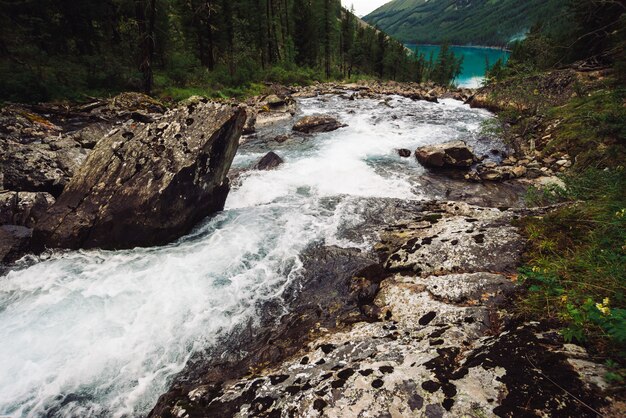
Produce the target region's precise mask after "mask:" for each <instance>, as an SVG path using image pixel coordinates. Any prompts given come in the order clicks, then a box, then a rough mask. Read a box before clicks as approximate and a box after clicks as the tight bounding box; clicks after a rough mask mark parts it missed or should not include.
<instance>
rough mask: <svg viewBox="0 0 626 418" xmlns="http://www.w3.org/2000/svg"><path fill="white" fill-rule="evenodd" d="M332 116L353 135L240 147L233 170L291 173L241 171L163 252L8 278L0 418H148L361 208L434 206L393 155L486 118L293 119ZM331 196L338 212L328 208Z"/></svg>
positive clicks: (77, 256)
mask: <svg viewBox="0 0 626 418" xmlns="http://www.w3.org/2000/svg"><path fill="white" fill-rule="evenodd" d="M317 113H320V114H330V115H334V116H337V117H338V118H339V119H340V120H341V121H342V122H344V123H347V124H348V125H349V126H348V127H346V128H343V129H340V130H338V131H335V132H331V133H325V134H319V135H315V136H312V137H309V138H292V139H290V140H288V141H287V142H285V143H283V144H278V143H277V142H274V141H271V140H269V139H268V138H271V137H272V135H274V134H276V133H282V132H286V131H287V130H289V128H290V127H289V126H288V125H287V126H279V127H274V128H271V130H269V129H266V130H265V131H262V132H260V134H259V138H256V139H250V140H249V141H248V142H246V143H244V144H243V145H242V146H241V147H240V150H239V153H238V155H237V157H236V159H235V162H234V168H246V167H249V166H250V165H252V164H253V163H254V162H256V161H257V160H258V159H259V158H260V157H261V156H263V155H264V154H265V153H266V152H268V151H269V150H274V151H275V152H276V153H277V154H279V155H280V156H281V157H282V158H283V159H284V160H285V164H283V165H282V166H280V167H279V168H278V169H276V170H273V171H245V172H244V173H243V174H242V177H241V179H240V184H239V185H238V186H236V187H235V188H234V189H233V190H232V191H231V193H230V195H229V197H228V201H227V207H226V210H225V211H224V212H222V213H220V214H218V215H217V216H215V217H213V218H211V219H207V220H206V221H205V222H203V223H202V224H201V225H198V227H197V228H196V229H195V230H194V232H193V233H191V234H190V235H188V236H186V237H184V238H182V239H180V240H179V241H177V242H175V243H172V244H171V245H168V246H164V247H158V248H145V249H135V250H129V251H115V252H112V251H77V252H65V253H54V254H51V255H47V256H46V257H43V258H38V259H34V260H33V258H32V257H31V260H30V261H29V262H24V261H23V264H22V265H21V266H20V265H18V266H17V268H15V269H14V270H12V271H10V272H8V274H6V275H5V276H3V277H0V416H10V417H23V416H25V417H39V416H55V417H57V416H58V417H89V416H92V417H93V416H107V417H109V416H112V417H127V416H142V415H146V414H147V413H148V412H149V411H150V409H151V408H152V406H153V405H154V403H155V402H156V400H157V398H158V396H159V395H160V394H162V393H163V392H165V391H166V390H167V389H168V385H169V383H170V382H171V379H172V377H173V376H174V375H175V374H176V373H178V372H179V371H181V370H182V369H183V367H184V365H185V362H186V360H187V359H188V358H189V357H190V355H191V354H192V353H193V352H194V351H195V350H200V349H202V348H206V347H208V346H210V345H211V344H212V343H213V342H214V341H215V339H216V337H217V336H218V335H223V334H224V333H227V332H228V331H229V330H230V329H232V328H233V327H234V326H236V325H237V324H241V323H242V322H244V321H248V320H250V319H251V318H254V317H256V316H257V315H258V312H257V309H258V306H261V303H260V302H262V301H264V300H268V299H271V298H280V295H281V292H282V289H283V288H284V287H285V286H286V284H287V283H289V282H290V281H294V280H298V276H299V272H300V269H301V264H300V262H299V259H298V254H299V253H300V252H301V251H302V250H303V249H304V248H305V247H306V246H307V245H309V244H311V243H313V242H317V241H324V242H325V243H326V244H334V245H341V246H357V245H359V246H363V245H367V243H366V244H363V243H350V242H346V241H344V240H340V239H338V238H337V236H338V231H339V230H340V228H341V227H342V225H346V224H352V225H354V224H358V222H359V218H358V216H357V215H355V213H354V205H355V203H357V202H358V200H359V199H360V198H362V197H396V198H404V199H419V198H422V197H428V198H434V197H437V196H432V195H430V194H429V191H428V190H424V189H422V188H420V185H419V175H420V174H422V173H423V169H422V168H421V167H420V166H419V165H418V164H417V162H416V161H415V159H414V157H413V158H408V159H402V158H400V157H399V156H398V154H397V152H396V149H397V148H408V149H411V150H414V149H415V148H416V147H418V146H420V145H424V144H430V143H437V142H444V141H449V140H452V139H464V140H467V141H468V142H469V143H471V144H472V145H473V146H475V147H476V148H477V149H478V151H479V152H478V153H479V155H480V152H486V151H488V150H489V149H492V148H494V147H496V145H494V144H493V143H485V142H490V141H481V140H479V138H478V131H479V129H480V125H481V122H482V121H484V120H485V119H487V118H489V117H490V115H489V113H488V112H485V111H482V110H472V109H470V108H469V107H467V106H464V105H462V104H461V103H460V102H456V101H453V100H443V101H442V102H441V103H438V104H435V103H427V102H414V101H411V100H409V99H404V98H400V97H392V98H391V99H390V100H389V101H388V103H387V104H384V103H381V100H372V99H362V100H356V101H348V100H346V99H344V98H340V97H339V96H325V97H321V98H313V99H303V100H300V101H299V114H298V115H297V116H296V119H297V118H298V117H300V116H302V115H308V114H317ZM327 197H336V200H338V201H339V204H336V205H332V207H331V206H329V205H327V204H325V203H324V202H327V200H328V199H325V198H327Z"/></svg>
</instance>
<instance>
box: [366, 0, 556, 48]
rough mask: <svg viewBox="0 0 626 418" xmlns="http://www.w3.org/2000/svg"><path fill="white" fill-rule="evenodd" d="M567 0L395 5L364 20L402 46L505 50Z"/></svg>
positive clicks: (403, 0)
mask: <svg viewBox="0 0 626 418" xmlns="http://www.w3.org/2000/svg"><path fill="white" fill-rule="evenodd" d="M564 3H565V0H394V1H391V2H389V3H387V4H385V5H383V6H381V7H380V8H378V9H376V10H375V11H373V12H372V13H370V14H369V15H367V16H365V17H364V18H363V19H364V20H365V21H366V22H368V23H370V24H371V25H374V26H378V27H379V28H380V29H382V30H383V31H385V32H387V33H388V34H390V35H391V36H393V37H395V38H396V39H398V40H400V41H402V42H405V43H442V42H444V41H449V42H451V43H453V44H474V45H490V46H503V45H506V44H507V43H509V41H511V39H513V38H515V37H518V36H520V35H522V34H524V33H525V32H526V31H527V30H528V29H529V28H530V27H531V26H532V25H533V24H535V23H536V22H540V21H541V20H542V19H544V18H545V19H547V17H548V16H555V14H558V13H559V11H561V9H562V8H563V7H564Z"/></svg>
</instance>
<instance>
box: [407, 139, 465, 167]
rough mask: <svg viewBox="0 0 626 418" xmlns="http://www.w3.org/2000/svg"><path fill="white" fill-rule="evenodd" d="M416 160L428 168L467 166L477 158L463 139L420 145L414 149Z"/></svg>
mask: <svg viewBox="0 0 626 418" xmlns="http://www.w3.org/2000/svg"><path fill="white" fill-rule="evenodd" d="M415 156H416V157H417V161H419V162H420V164H422V165H423V166H424V167H429V168H468V167H470V166H471V165H472V164H474V162H475V161H476V160H477V158H476V156H475V155H474V152H473V151H472V149H471V148H470V147H468V146H467V144H466V143H465V142H463V141H451V142H446V143H443V144H437V145H429V146H426V147H420V148H418V149H417V150H416V151H415Z"/></svg>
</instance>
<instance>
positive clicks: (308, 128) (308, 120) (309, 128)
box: [293, 116, 346, 134]
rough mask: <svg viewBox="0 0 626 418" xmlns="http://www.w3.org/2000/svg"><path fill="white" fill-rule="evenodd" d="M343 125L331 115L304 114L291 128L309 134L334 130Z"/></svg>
mask: <svg viewBox="0 0 626 418" xmlns="http://www.w3.org/2000/svg"><path fill="white" fill-rule="evenodd" d="M345 126H346V125H344V124H343V123H341V122H339V121H338V120H337V119H336V118H334V117H332V116H305V117H303V118H302V119H300V120H299V121H297V122H296V123H295V125H294V126H293V130H294V131H297V132H303V133H307V134H310V133H319V132H330V131H335V130H337V129H339V128H343V127H345Z"/></svg>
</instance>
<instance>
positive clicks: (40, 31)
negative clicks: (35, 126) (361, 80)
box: [0, 0, 424, 101]
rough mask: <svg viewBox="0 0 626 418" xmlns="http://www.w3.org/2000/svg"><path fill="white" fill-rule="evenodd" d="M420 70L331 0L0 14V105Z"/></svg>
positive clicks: (169, 3)
mask: <svg viewBox="0 0 626 418" xmlns="http://www.w3.org/2000/svg"><path fill="white" fill-rule="evenodd" d="M423 64H424V63H423V62H418V60H416V59H415V57H412V56H410V55H407V52H406V50H405V49H404V48H403V46H402V44H400V43H399V42H397V41H394V40H392V39H390V38H389V37H388V36H386V35H385V34H383V33H381V32H379V31H376V30H375V29H373V28H371V27H368V26H364V25H363V24H362V22H361V23H360V24H359V23H357V19H356V17H355V16H354V15H353V14H352V13H349V12H348V11H346V10H345V9H342V8H341V3H340V1H339V0H82V1H79V2H76V1H69V0H37V1H35V0H25V1H19V2H3V3H2V8H1V9H0V101H2V100H20V101H26V100H29V101H32V100H49V99H54V98H59V97H77V96H79V95H80V94H85V93H93V94H98V93H99V92H110V91H115V90H127V89H134V90H139V89H141V90H144V91H146V92H151V91H154V90H155V89H156V90H157V91H158V92H160V93H162V94H169V95H172V96H175V97H177V96H184V95H188V94H190V93H193V92H195V91H198V90H202V91H205V90H207V89H209V88H210V90H211V91H214V92H216V91H219V92H221V93H224V94H227V95H231V94H238V93H241V91H242V90H243V89H250V88H253V87H254V86H252V87H251V83H254V82H260V81H276V82H282V83H296V82H300V83H302V82H307V81H311V80H321V79H329V78H347V77H351V76H354V75H372V76H376V77H381V78H388V79H395V80H414V81H419V80H420V79H421V78H422V76H423Z"/></svg>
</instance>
